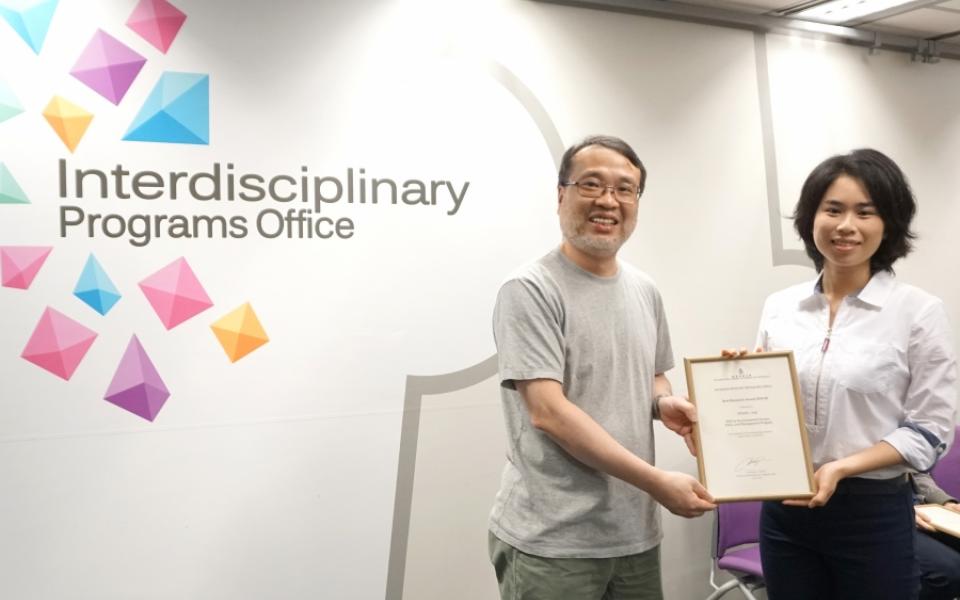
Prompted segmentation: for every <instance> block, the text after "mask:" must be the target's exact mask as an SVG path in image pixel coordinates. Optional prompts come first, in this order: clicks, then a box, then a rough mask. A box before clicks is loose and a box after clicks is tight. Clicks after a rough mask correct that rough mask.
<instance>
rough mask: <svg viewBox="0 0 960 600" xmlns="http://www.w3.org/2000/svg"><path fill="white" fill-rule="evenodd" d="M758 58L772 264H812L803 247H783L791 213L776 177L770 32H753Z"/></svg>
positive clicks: (755, 51)
mask: <svg viewBox="0 0 960 600" xmlns="http://www.w3.org/2000/svg"><path fill="white" fill-rule="evenodd" d="M753 48H754V52H753V54H754V56H755V57H756V61H757V91H758V96H759V99H760V130H761V133H762V135H763V163H764V172H765V173H766V178H767V214H768V218H769V223H770V253H771V256H770V258H771V260H772V262H773V266H775V267H777V266H780V265H800V266H810V259H808V258H807V254H806V253H805V252H804V251H803V250H797V249H796V248H784V247H783V227H782V226H781V225H782V221H783V220H784V219H787V218H789V217H786V216H784V215H783V214H781V212H780V182H779V180H778V178H777V146H776V143H775V140H774V137H773V104H772V102H771V99H770V70H769V66H768V64H767V34H765V33H763V32H756V33H754V34H753Z"/></svg>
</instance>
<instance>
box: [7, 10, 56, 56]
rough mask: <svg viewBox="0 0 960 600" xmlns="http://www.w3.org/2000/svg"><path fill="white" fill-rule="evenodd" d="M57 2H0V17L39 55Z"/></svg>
mask: <svg viewBox="0 0 960 600" xmlns="http://www.w3.org/2000/svg"><path fill="white" fill-rule="evenodd" d="M58 1H59V0H7V1H6V2H0V17H3V18H4V19H6V21H7V23H9V24H10V26H11V27H13V30H14V31H16V32H17V35H19V36H20V37H21V38H23V41H25V42H26V43H27V45H28V46H30V47H31V48H33V51H34V53H36V54H40V49H41V48H43V40H45V39H46V38H47V31H49V30H50V21H51V20H52V19H53V13H54V12H55V11H56V10H57V2H58Z"/></svg>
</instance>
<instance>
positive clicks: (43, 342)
mask: <svg viewBox="0 0 960 600" xmlns="http://www.w3.org/2000/svg"><path fill="white" fill-rule="evenodd" d="M95 339H97V334H96V332H94V331H92V330H90V329H87V328H86V327H84V326H83V325H81V324H80V323H77V322H76V321H74V320H73V319H71V318H70V317H68V316H66V315H64V314H63V313H60V312H57V311H56V310H54V309H52V308H50V307H49V306H48V307H47V308H46V309H45V310H44V311H43V314H42V315H40V321H39V322H38V323H37V326H36V327H35V328H34V330H33V334H32V335H31V336H30V340H29V341H28V342H27V346H26V347H25V348H24V349H23V353H22V354H21V355H20V356H21V358H23V359H25V360H28V361H30V362H32V363H33V364H35V365H37V366H38V367H41V368H43V369H46V370H47V371H50V372H51V373H53V374H54V375H56V376H57V377H60V378H62V379H65V380H68V381H69V380H70V378H71V377H72V376H73V373H74V371H76V370H77V366H79V365H80V361H81V360H83V357H84V356H85V355H86V354H87V350H89V349H90V346H91V345H92V344H93V341H94V340H95Z"/></svg>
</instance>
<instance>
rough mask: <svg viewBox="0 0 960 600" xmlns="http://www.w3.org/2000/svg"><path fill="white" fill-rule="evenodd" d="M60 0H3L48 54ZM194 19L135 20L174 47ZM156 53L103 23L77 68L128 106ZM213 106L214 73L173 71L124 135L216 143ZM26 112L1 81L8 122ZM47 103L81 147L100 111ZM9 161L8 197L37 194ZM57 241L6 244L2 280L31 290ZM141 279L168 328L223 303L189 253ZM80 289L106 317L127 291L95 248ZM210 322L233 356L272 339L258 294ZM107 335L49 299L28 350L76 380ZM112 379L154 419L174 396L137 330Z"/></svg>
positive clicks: (32, 358)
mask: <svg viewBox="0 0 960 600" xmlns="http://www.w3.org/2000/svg"><path fill="white" fill-rule="evenodd" d="M57 5H58V0H41V1H36V0H32V1H31V0H6V1H5V0H0V17H2V18H3V19H4V20H5V21H6V22H7V23H8V24H9V25H10V27H11V28H12V29H13V31H14V32H15V33H16V34H17V35H18V36H19V37H20V38H21V39H22V40H23V41H24V42H25V43H26V44H27V45H28V46H29V47H30V48H31V49H32V50H33V52H34V53H35V54H37V55H38V56H40V55H41V52H42V50H43V46H44V42H45V41H46V40H47V33H48V31H49V30H50V26H51V23H52V22H53V19H54V18H55V16H56V12H57ZM186 19H187V16H186V14H184V13H183V12H182V11H181V10H180V9H178V8H177V7H175V6H173V5H172V4H170V3H169V2H167V1H166V0H140V1H139V2H137V3H136V6H135V7H134V9H133V12H132V13H131V15H130V17H129V18H128V19H127V21H126V26H127V28H128V29H129V30H130V31H131V32H132V33H133V34H135V35H138V36H140V37H141V38H143V39H144V40H146V41H147V42H148V43H149V44H150V45H151V46H153V47H154V48H156V49H157V50H158V51H159V52H161V53H163V54H166V53H167V51H168V50H169V49H170V47H171V45H172V44H173V43H174V41H175V39H176V38H177V35H178V33H179V32H180V30H181V28H182V27H183V25H184V23H185V22H186ZM2 34H3V32H0V35H2ZM121 37H122V36H121ZM148 60H149V59H148V58H147V57H145V56H143V55H141V54H140V53H138V52H137V51H135V50H133V49H132V48H130V47H129V46H128V45H127V44H126V43H124V42H123V41H122V40H121V39H118V37H114V36H113V35H110V34H108V33H107V32H106V31H104V30H102V29H98V30H97V31H96V33H94V35H93V37H92V38H91V39H90V40H89V41H88V42H87V43H86V45H85V46H84V47H82V48H79V49H78V52H77V58H76V60H75V62H74V63H73V67H72V68H71V69H70V71H69V74H70V75H71V76H73V77H74V78H76V79H77V80H79V81H80V82H82V83H83V84H84V85H86V86H87V87H88V88H90V89H91V90H93V91H94V92H96V93H97V94H98V95H99V96H102V97H103V98H104V99H106V100H107V101H108V102H110V103H111V104H112V105H114V106H118V105H120V103H121V102H123V101H124V99H125V98H127V95H128V92H129V91H130V89H131V86H132V85H133V83H134V82H135V81H136V79H137V77H138V76H139V75H140V74H141V72H142V71H143V67H144V66H145V65H146V64H147V62H148ZM209 107H210V78H209V76H208V75H206V74H200V73H182V72H169V71H168V72H163V73H162V74H161V75H160V77H159V79H158V80H157V82H156V83H155V84H154V86H153V88H152V91H151V92H150V93H149V94H148V95H147V97H146V99H145V100H144V101H143V104H142V106H141V108H140V110H139V111H138V112H137V113H136V116H135V117H134V119H133V121H132V122H131V123H130V125H129V127H128V128H127V131H126V133H125V134H124V135H123V138H122V139H123V141H129V142H152V143H164V144H169V143H176V144H203V145H208V144H209V143H210V125H209V122H210V108H209ZM24 112H28V111H27V110H26V109H25V108H24V106H23V104H22V103H21V102H20V100H19V98H18V96H17V94H16V93H15V91H14V89H13V88H12V87H11V86H10V85H8V84H7V83H6V82H4V81H0V123H3V122H4V121H7V120H10V119H12V118H14V117H16V116H18V115H20V114H22V113H24ZM38 112H42V115H43V117H44V119H45V120H46V122H47V124H49V126H50V128H51V129H52V130H53V132H54V133H55V134H56V135H57V137H59V138H60V140H61V141H62V142H63V144H64V146H65V147H66V148H67V149H68V150H69V151H70V152H71V153H72V152H74V151H76V150H77V149H78V147H80V145H81V142H82V140H83V138H84V136H85V135H86V133H87V132H88V131H89V130H90V128H91V127H96V122H95V115H94V113H93V112H91V111H90V110H88V109H87V108H86V107H83V106H80V105H79V104H77V103H75V102H74V101H73V100H71V99H69V98H66V97H63V96H61V95H55V96H54V97H53V98H51V99H50V101H49V102H48V103H47V105H46V106H45V107H44V108H43V109H42V111H38ZM0 159H2V157H0ZM8 165H9V163H4V162H0V205H13V204H30V199H29V197H28V196H27V194H26V193H25V192H24V190H23V188H22V187H21V185H20V184H19V183H18V181H17V179H16V178H15V177H14V174H13V173H12V172H11V170H10V168H9V166H8ZM61 197H62V196H61ZM61 237H65V235H62V236H61ZM53 249H54V248H53V247H52V246H5V245H0V283H2V286H3V287H4V288H8V289H19V290H28V289H29V288H30V286H31V285H32V283H33V282H34V280H35V278H36V277H37V275H38V274H39V272H40V270H41V268H42V267H43V265H44V264H45V262H46V261H47V258H48V257H49V255H50V253H51V252H52V251H53ZM108 262H109V261H108ZM138 285H139V287H140V289H141V291H142V293H143V297H144V299H145V300H146V301H147V302H148V303H149V305H150V306H151V307H152V309H153V311H154V312H155V313H156V315H157V317H158V318H159V319H160V322H161V323H162V324H163V326H164V327H165V328H166V329H167V330H170V329H172V328H174V327H177V326H179V325H181V324H182V323H184V322H186V321H188V320H190V319H192V318H193V317H195V316H197V315H199V314H200V313H202V312H204V311H206V310H207V309H209V308H211V307H213V301H212V300H211V299H210V296H209V295H208V294H207V291H206V290H205V289H204V286H203V285H202V284H201V282H200V279H199V278H198V277H197V275H196V274H195V273H194V271H193V269H192V268H191V266H190V265H189V263H188V262H187V260H186V258H184V257H180V258H178V259H176V260H174V261H173V262H172V263H170V264H168V265H167V266H165V267H163V268H161V269H159V270H158V271H156V272H154V273H153V274H150V275H148V276H146V277H145V278H144V279H143V280H141V281H140V282H139V284H138ZM121 287H122V286H121ZM73 295H74V296H75V297H76V298H77V299H78V300H80V301H81V302H83V303H84V304H85V305H86V306H88V307H89V308H90V309H92V310H93V311H94V312H96V313H97V314H98V315H100V316H101V317H106V316H107V314H108V313H110V311H111V310H112V309H113V308H114V306H115V305H116V304H117V303H118V302H120V301H121V299H122V298H123V297H124V296H123V294H122V293H121V292H120V289H119V287H118V285H117V284H116V283H115V282H114V280H113V279H112V278H111V277H110V275H109V274H108V272H107V270H106V269H105V268H104V265H103V263H101V261H100V260H99V259H98V258H97V257H96V256H94V255H93V254H92V253H91V254H90V255H89V256H88V258H87V261H86V263H85V265H84V267H83V269H82V271H81V273H80V274H79V277H78V279H77V283H76V286H75V288H74V291H73ZM210 327H211V331H212V334H213V336H212V338H213V339H216V340H217V341H218V342H219V343H220V345H221V346H222V347H223V350H224V352H225V354H226V355H227V358H228V359H229V360H230V361H231V362H236V361H238V360H239V359H241V358H243V357H244V356H246V355H248V354H249V353H250V352H253V351H254V350H256V349H257V348H259V347H261V346H263V345H264V344H265V343H267V342H268V341H269V338H268V336H267V334H266V332H265V330H264V328H263V326H262V325H261V323H260V320H259V318H258V317H257V314H256V313H255V312H254V310H253V307H252V306H251V304H250V303H249V302H246V303H244V304H243V305H241V306H240V307H238V308H236V309H234V310H231V311H229V312H227V313H226V314H225V315H223V316H221V317H220V318H218V319H217V320H216V321H215V322H213V323H212V324H211V326H210ZM97 337H98V334H97V332H96V331H94V330H93V329H91V328H89V327H87V326H86V325H84V324H83V323H81V322H80V321H79V320H77V319H74V318H72V317H70V316H67V315H66V314H64V313H63V312H60V311H58V310H56V309H54V308H52V307H49V306H47V307H46V308H45V309H44V310H43V313H42V314H41V316H40V319H39V321H38V322H37V324H36V326H35V327H34V329H33V332H32V334H31V335H30V338H29V340H27V342H26V344H25V346H24V347H23V351H22V352H21V354H20V356H21V358H23V359H24V360H26V361H28V362H31V363H33V364H35V365H36V366H38V367H40V368H42V369H44V370H45V371H47V372H49V373H51V374H53V375H55V376H57V377H60V378H61V379H64V380H70V378H71V377H72V376H73V374H74V373H75V372H76V370H77V369H78V368H79V367H80V364H81V362H82V361H83V359H84V357H85V356H86V354H87V352H88V351H89V349H90V347H91V346H92V345H93V343H94V341H95V340H96V338H97ZM105 384H106V385H105V388H106V391H105V393H104V396H103V398H104V400H106V401H107V402H110V403H112V404H113V405H116V406H118V407H120V408H122V409H124V410H126V411H128V412H130V413H132V414H134V415H137V416H139V417H141V418H143V419H146V420H148V421H151V422H152V421H153V420H154V419H156V418H157V416H158V414H159V413H160V410H161V409H162V408H163V406H164V405H165V403H166V402H167V399H168V398H169V397H170V391H169V389H168V388H167V386H166V384H165V383H164V381H163V379H162V377H161V376H160V373H159V371H158V369H157V367H156V365H155V364H154V362H153V361H152V360H151V359H150V357H149V356H148V354H147V351H146V350H145V349H144V347H143V344H142V343H141V341H140V339H139V338H138V337H137V336H136V335H132V337H131V338H130V342H129V343H128V345H127V348H126V350H125V351H124V353H123V355H122V356H121V357H120V360H119V363H118V365H117V368H116V371H115V373H114V375H113V378H112V379H111V380H110V382H109V383H107V382H105Z"/></svg>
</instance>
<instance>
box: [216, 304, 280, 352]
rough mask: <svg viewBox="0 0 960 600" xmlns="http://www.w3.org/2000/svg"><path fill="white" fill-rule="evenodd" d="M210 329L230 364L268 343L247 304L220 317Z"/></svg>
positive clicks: (257, 320)
mask: <svg viewBox="0 0 960 600" xmlns="http://www.w3.org/2000/svg"><path fill="white" fill-rule="evenodd" d="M210 329H213V333H214V334H215V335H216V336H217V339H218V340H220V345H221V346H223V350H224V352H226V353H227V357H228V358H229V359H230V362H237V361H238V360H240V359H241V358H243V357H244V356H246V355H248V354H250V353H251V352H253V351H254V350H256V349H257V348H259V347H260V346H262V345H264V344H266V343H267V342H269V341H270V338H268V337H267V333H266V332H265V331H264V330H263V326H262V325H261V324H260V320H259V319H258V318H257V314H256V313H255V312H253V307H252V306H250V303H249V302H247V303H246V304H244V305H243V306H241V307H240V308H237V309H236V310H233V311H231V312H230V313H228V314H226V315H224V316H223V317H221V318H220V319H219V320H218V321H217V322H216V323H214V324H213V325H211V326H210Z"/></svg>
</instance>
